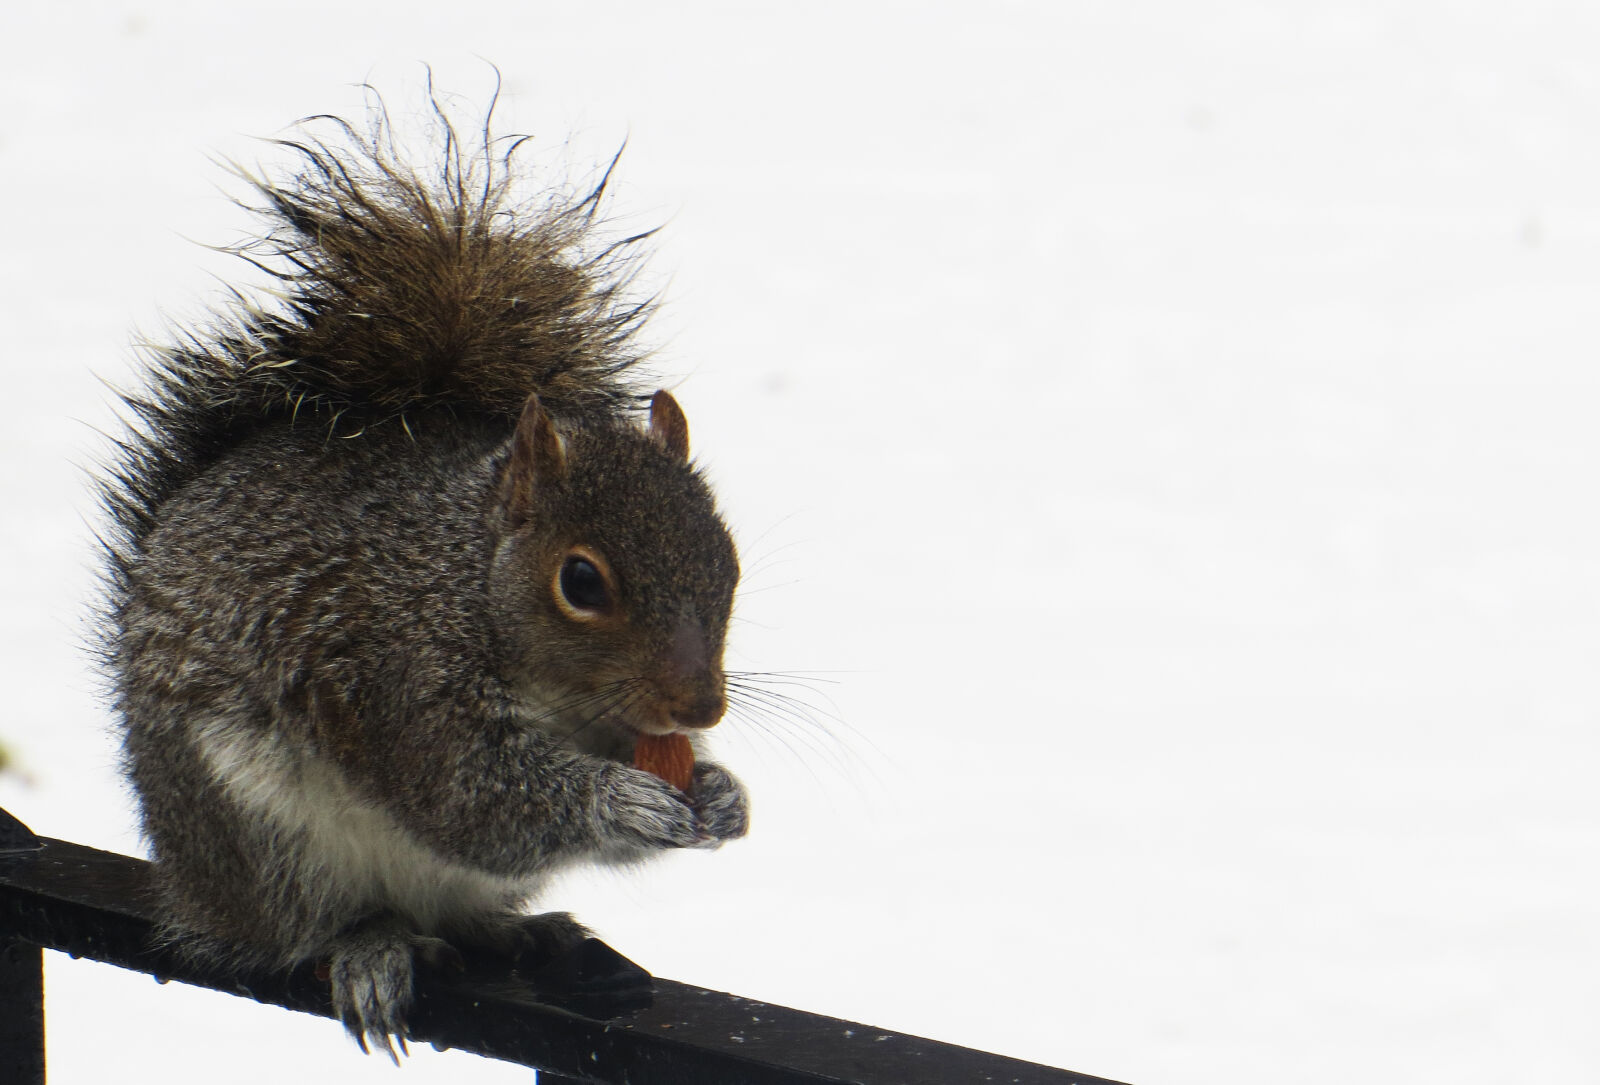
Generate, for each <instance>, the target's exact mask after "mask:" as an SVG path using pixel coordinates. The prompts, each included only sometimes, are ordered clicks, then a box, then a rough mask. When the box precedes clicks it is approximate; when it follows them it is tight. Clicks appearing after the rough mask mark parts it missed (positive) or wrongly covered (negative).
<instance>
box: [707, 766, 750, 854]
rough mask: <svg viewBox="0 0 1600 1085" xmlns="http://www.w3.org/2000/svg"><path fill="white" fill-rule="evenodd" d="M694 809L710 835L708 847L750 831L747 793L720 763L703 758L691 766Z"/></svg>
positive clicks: (735, 838)
mask: <svg viewBox="0 0 1600 1085" xmlns="http://www.w3.org/2000/svg"><path fill="white" fill-rule="evenodd" d="M694 811H695V814H696V815H697V816H698V817H699V820H700V827H701V828H702V829H703V830H704V831H705V834H706V835H707V836H709V837H711V840H710V841H709V846H710V847H716V846H717V845H719V844H721V843H722V842H723V841H724V840H737V839H738V838H739V837H741V836H744V835H745V834H746V833H748V832H749V831H750V796H749V793H748V792H746V791H745V789H744V785H743V784H741V783H740V782H739V781H738V779H737V778H736V777H735V776H734V775H733V774H732V773H731V772H729V771H728V770H727V769H725V768H723V767H722V766H721V765H715V764H712V763H711V762H709V761H702V762H700V763H699V764H698V765H696V766H695V767H694Z"/></svg>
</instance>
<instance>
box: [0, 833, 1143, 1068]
mask: <svg viewBox="0 0 1600 1085" xmlns="http://www.w3.org/2000/svg"><path fill="white" fill-rule="evenodd" d="M148 885H149V864H148V863H146V862H144V861H143V860H140V859H132V858H129V857H128V856H125V855H116V854H113V853H111V852H105V851H98V850H96V849H94V848H87V847H84V846H82V845H80V844H72V843H68V842H66V841H62V840H52V839H49V838H47V837H38V836H35V835H34V834H33V833H32V832H31V831H29V829H28V828H27V827H26V826H25V825H23V824H22V823H21V822H19V821H17V820H16V819H15V818H14V817H12V816H11V815H10V814H8V813H6V812H5V811H4V810H0V1081H4V1082H7V1083H16V1085H36V1083H37V1085H42V1083H43V1082H44V1075H45V1059H44V980H43V950H46V949H51V950H57V951H59V952H63V953H69V954H72V955H73V956H75V957H88V958H91V959H93V960H97V961H104V962H106V963H107V964H113V965H117V966H118V967H121V968H129V969H134V970H136V971H140V972H147V973H150V974H151V975H154V976H156V977H158V978H160V979H164V980H165V979H174V980H179V981H181V982H184V983H191V984H195V985H197V986H200V987H209V988H212V989H213V990H218V991H226V992H228V993H230V994H236V995H242V996H244V997H248V998H254V999H256V1000H257V1001H259V1002H267V1003H272V1004H274V1005H278V1006H285V1007H287V1008H289V1009H292V1010H299V1011H301V1012H303V1013H312V1014H318V1015H320V1016H323V1017H331V1016H332V1014H333V1010H332V1007H331V1005H330V1003H329V997H328V986H327V983H326V982H325V981H319V980H318V979H317V977H316V975H315V969H314V968H312V967H311V966H309V965H307V966H304V967H300V968H295V969H293V970H290V971H286V972H268V971H261V972H243V973H241V972H238V971H233V970H230V971H221V970H218V969H215V968H213V967H209V966H207V965H205V964H203V963H197V962H195V961H193V960H190V959H188V958H186V957H185V956H184V955H183V954H181V953H179V952H177V951H176V950H175V949H174V948H173V947H171V946H164V945H161V944H160V943H158V942H157V940H156V939H155V938H154V937H153V924H152V920H151V916H152V909H151V899H150V892H149V889H148ZM584 956H586V957H588V958H591V959H594V960H598V961H600V962H601V967H605V968H613V967H614V966H615V964H616V962H617V961H618V960H619V958H617V957H616V956H615V955H614V954H613V952H612V951H611V950H609V949H607V948H606V947H605V946H604V945H603V944H602V943H598V942H593V943H590V944H589V945H588V946H587V947H586V949H585V951H584ZM624 963H625V962H624ZM585 966H586V965H585V962H584V961H581V960H580V961H578V962H576V964H575V965H574V967H576V968H579V969H582V968H583V967H585ZM555 986H556V987H557V988H558V989H557V990H553V991H552V990H546V989H542V988H541V987H537V986H530V985H529V983H528V982H527V981H526V980H522V979H519V978H518V977H517V976H515V975H513V974H511V973H510V972H509V971H508V970H507V969H505V968H504V967H502V968H499V969H498V970H497V969H496V967H495V962H492V961H488V962H485V961H473V962H470V963H469V965H468V967H467V968H466V970H464V971H457V970H455V969H450V970H448V971H431V970H429V969H427V968H426V966H419V973H418V976H417V984H416V1001H415V1004H414V1006H413V1008H412V1011H411V1014H410V1017H409V1026H410V1030H411V1034H412V1036H413V1037H414V1038H415V1039H417V1040H420V1041H424V1042H428V1043H432V1044H435V1045H438V1046H444V1047H451V1048H459V1049H461V1050H463V1051H471V1052H475V1053H476V1054H479V1055H484V1056H487V1057H489V1058H495V1059H504V1060H507V1061H510V1062H515V1063H520V1064H521V1065H524V1066H529V1067H532V1068H534V1069H536V1070H538V1071H539V1081H540V1082H541V1083H546V1085H578V1083H580V1082H586V1083H594V1082H600V1083H619V1082H628V1083H630V1085H724V1083H725V1085H802V1083H804V1085H846V1083H850V1085H958V1083H959V1085H978V1083H985V1082H993V1083H997V1085H998V1083H1002V1082H1003V1083H1007V1085H1116V1083H1114V1082H1107V1080H1106V1079H1105V1078H1096V1077H1088V1076H1085V1075H1082V1074H1074V1073H1070V1072H1068V1071H1066V1070H1057V1069H1053V1068H1051V1067H1048V1066H1040V1065H1038V1064H1036V1063H1030V1062H1022V1061H1019V1060H1017V1059H1011V1058H1006V1057H1004V1056H1000V1055H991V1054H987V1053H985V1052H982V1051H974V1050H971V1049H969V1048H963V1047H956V1046H954V1045H952V1044H945V1043H939V1042H937V1041H934V1040H925V1039H921V1038H919V1037H915V1036H905V1035H901V1034H899V1033H893V1032H889V1031H886V1030H884V1029H877V1028H872V1027H870V1026H868V1025H862V1024H857V1023H855V1022H851V1021H840V1020H837V1019H834V1018H831V1017H822V1016H819V1015H817V1014H811V1013H803V1012H801V1011H799V1010H791V1009H787V1008H785V1007H782V1006H772V1005H768V1004H766V1003H763V1002H756V1001H753V1000H751V999H747V998H740V997H739V996H737V995H729V994H722V993H720V992H717V991H708V990H706V989H704V988H701V987H692V986H690V985H688V984H685V983H675V982H673V981H671V980H664V979H656V980H653V981H650V982H648V983H646V984H641V985H635V986H634V987H632V988H629V989H623V990H612V991H608V992H604V993H582V991H583V989H582V986H581V985H576V986H574V985H559V984H558V985H555ZM154 1024H155V1022H154V1021H152V1027H154ZM355 1057H359V1056H357V1055H355V1054H354V1053H353V1052H352V1058H355Z"/></svg>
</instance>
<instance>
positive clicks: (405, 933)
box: [328, 912, 461, 1066]
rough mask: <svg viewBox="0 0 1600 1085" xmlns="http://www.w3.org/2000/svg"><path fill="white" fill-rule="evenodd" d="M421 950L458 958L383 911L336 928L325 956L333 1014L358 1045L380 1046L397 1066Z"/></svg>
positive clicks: (440, 959) (433, 956)
mask: <svg viewBox="0 0 1600 1085" xmlns="http://www.w3.org/2000/svg"><path fill="white" fill-rule="evenodd" d="M419 954H420V955H423V956H424V957H426V958H427V959H429V960H431V961H434V962H437V963H448V962H454V963H456V965H457V966H458V967H459V963H460V959H461V958H460V954H458V953H457V952H456V950H455V949H454V948H453V947H452V946H451V945H450V944H449V943H447V942H445V941H443V940H441V939H438V938H430V937H428V936H426V935H422V934H418V933H417V932H416V930H415V929H414V928H412V927H411V926H409V925H408V924H406V923H405V922H404V921H403V920H401V919H400V918H398V917H397V916H394V915H392V914H390V913H387V912H383V913H380V914H378V915H375V916H370V917H368V918H366V919H363V920H361V921H360V922H358V923H356V924H355V925H354V926H352V927H349V928H347V929H346V930H345V931H344V932H342V933H341V934H339V935H338V936H337V937H336V938H335V939H334V941H333V945H332V953H331V955H330V960H329V962H328V979H329V981H330V983H331V984H332V988H333V1011H334V1014H335V1015H336V1016H337V1017H338V1018H339V1020H340V1021H341V1022H342V1023H343V1024H344V1027H345V1029H346V1030H347V1031H348V1032H349V1033H350V1035H351V1036H352V1037H354V1038H355V1041H356V1043H358V1044H360V1045H361V1050H362V1051H365V1052H368V1053H369V1054H370V1053H371V1050H372V1047H381V1048H382V1049H383V1051H384V1052H385V1053H386V1054H387V1055H388V1056H389V1058H390V1059H392V1060H393V1061H394V1064H395V1065H396V1066H398V1065H400V1057H399V1055H396V1054H395V1049H394V1041H397V1042H398V1043H399V1045H400V1054H407V1051H406V1040H405V1016H406V1011H407V1010H408V1009H409V1008H410V1006H411V982H412V971H413V962H414V958H415V957H416V956H417V955H419ZM369 1043H370V1045H371V1046H369Z"/></svg>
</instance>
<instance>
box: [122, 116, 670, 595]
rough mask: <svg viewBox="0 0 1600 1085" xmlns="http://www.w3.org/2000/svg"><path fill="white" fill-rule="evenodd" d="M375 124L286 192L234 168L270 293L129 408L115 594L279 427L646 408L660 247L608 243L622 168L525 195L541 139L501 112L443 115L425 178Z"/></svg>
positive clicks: (192, 342)
mask: <svg viewBox="0 0 1600 1085" xmlns="http://www.w3.org/2000/svg"><path fill="white" fill-rule="evenodd" d="M372 112H373V119H372V120H371V121H370V123H369V124H368V126H367V127H366V128H365V129H362V128H358V127H357V126H354V125H352V124H349V123H347V122H345V121H343V120H340V119H338V118H335V117H313V118H309V119H307V120H305V121H302V122H300V125H299V126H298V127H299V128H300V137H299V138H295V139H286V140H278V141H275V142H277V143H278V144H280V145H281V146H282V147H283V148H285V149H287V150H288V151H289V152H291V153H292V154H293V155H294V156H296V160H297V161H298V163H299V165H298V168H297V169H294V170H292V171H289V173H288V175H287V176H286V178H284V179H281V180H273V179H269V178H267V177H264V176H260V175H252V174H250V173H247V172H246V171H243V170H240V171H238V172H239V173H240V176H241V177H243V178H244V179H245V180H246V181H247V182H248V183H249V184H250V185H251V187H252V188H253V189H254V190H255V193H256V194H257V196H258V197H259V198H260V204H259V206H256V207H254V208H253V209H254V210H255V211H256V212H257V213H258V214H259V215H260V216H261V217H262V219H263V220H264V225H265V229H264V230H263V231H262V232H261V233H260V235H259V236H258V237H257V238H256V239H255V240H253V241H251V242H248V243H247V244H244V245H241V246H238V247H236V248H235V249H233V250H232V251H234V252H236V253H237V254H238V255H239V256H241V257H243V258H244V259H246V260H247V261H249V262H250V263H252V264H254V265H256V266H257V267H258V268H260V269H262V270H263V271H265V272H267V273H268V274H269V275H270V276H272V277H273V280H274V286H273V287H272V288H271V289H267V290H262V291H257V292H255V293H251V292H249V291H244V290H241V291H238V292H236V293H235V295H234V298H233V301H232V303H231V304H230V305H229V306H228V308H227V309H226V311H224V312H221V313H219V314H217V317H216V319H215V321H214V322H213V324H212V325H211V326H210V327H207V328H203V329H199V330H191V331H187V332H184V333H183V334H182V335H181V336H179V337H178V341H177V342H174V343H172V344H170V345H168V346H164V347H155V348H152V355H153V357H152V359H151V370H152V372H151V375H150V379H149V381H148V384H147V385H146V387H145V388H144V389H143V390H142V391H140V392H138V393H135V394H131V395H128V396H125V399H126V401H127V403H128V405H129V407H130V408H131V409H132V411H133V412H134V414H135V415H136V419H135V425H134V427H133V430H134V432H133V434H132V436H130V437H129V438H128V439H127V440H126V441H125V442H124V443H123V444H122V445H121V448H120V451H119V453H118V455H117V457H116V460H115V462H114V463H113V464H112V465H111V470H110V472H109V474H110V477H109V478H108V479H107V481H106V482H105V484H104V486H103V490H104V498H105V501H106V504H107V506H108V508H109V510H110V512H111V515H112V520H113V532H112V534H113V537H111V538H108V540H107V543H108V547H109V549H110V550H111V557H112V580H113V581H114V582H117V583H121V582H124V574H125V570H126V563H127V561H129V560H131V558H132V557H133V556H134V555H135V554H136V552H137V549H138V546H137V544H138V540H139V539H140V538H142V537H143V536H144V534H145V533H146V531H147V530H148V529H149V527H150V526H151V524H152V523H153V521H154V517H155V514H156V511H157V509H158V508H159V506H160V505H161V504H162V502H163V501H165V499H166V498H167V497H168V496H169V495H170V494H172V493H173V492H174V491H175V490H176V489H178V488H179V487H181V486H182V485H183V484H184V483H185V482H187V481H188V480H189V479H191V478H193V477H194V476H195V475H197V474H198V473H200V472H201V471H203V470H204V469H205V468H206V467H207V466H209V464H210V463H211V462H213V461H214V460H215V459H216V458H217V457H218V456H219V455H221V454H222V453H223V452H225V451H226V450H227V448H229V447H230V446H232V445H233V444H235V443H237V442H238V441H240V440H242V439H244V438H245V437H247V436H248V435H249V434H250V433H251V432H252V431H253V430H254V429H255V428H257V427H258V426H259V425H261V424H262V423H264V422H266V421H268V420H270V419H272V418H274V417H283V416H289V415H292V416H294V417H295V419H296V421H297V424H305V425H318V424H320V425H324V426H328V427H330V429H331V431H332V432H333V433H335V434H337V435H339V436H349V435H351V434H354V433H357V432H359V431H360V430H362V429H363V428H365V427H369V426H373V425H380V424H384V423H386V422H394V421H397V420H400V419H403V418H404V416H405V414H406V413H407V412H409V411H413V410H418V409H423V408H426V407H429V406H432V405H437V404H450V405H452V406H453V407H454V408H455V409H458V410H463V411H469V412H483V413H488V414H493V415H504V416H505V417H507V418H508V419H513V418H515V417H516V414H517V412H518V411H519V410H520V408H521V406H522V404H523V402H524V401H525V400H526V398H527V396H528V395H529V393H531V392H537V393H538V394H539V396H540V398H541V399H542V400H543V402H544V403H545V405H546V407H547V408H548V409H549V410H550V411H551V412H552V413H554V414H556V415H557V416H567V417H593V416H600V415H608V416H609V415H615V414H617V413H618V412H619V411H622V410H625V409H627V408H629V407H632V406H636V405H638V404H639V403H641V402H642V397H641V396H640V395H639V394H638V393H639V389H638V388H636V387H635V386H634V385H633V384H632V383H631V382H630V380H629V372H628V371H629V370H630V368H631V367H632V366H634V365H635V364H636V363H637V362H638V361H639V360H640V358H641V356H642V351H641V350H640V349H639V348H638V347H637V345H636V334H635V333H636V332H637V331H638V329H639V327H640V325H641V323H642V321H643V320H644V318H645V317H646V316H647V315H648V313H649V310H650V308H651V303H650V300H649V299H640V298H639V297H637V296H636V294H635V293H634V290H633V285H634V284H633V277H634V273H635V272H636V271H637V269H638V267H639V263H640V260H641V259H642V257H641V256H640V254H639V248H640V246H638V245H637V244H636V243H637V242H638V241H640V240H641V238H642V236H644V235H641V236H639V237H624V238H621V239H618V240H614V241H610V242H601V241H600V240H598V236H599V234H600V231H599V230H598V229H597V227H598V226H599V210H600V206H601V203H602V199H603V196H604V192H605V187H606V181H607V180H608V179H609V177H610V170H609V169H608V170H607V171H606V174H605V176H604V177H602V178H601V180H600V181H599V183H598V184H596V185H594V186H593V187H592V188H591V189H590V190H589V191H588V192H587V194H584V195H580V196H576V197H567V198H562V197H561V196H560V195H553V194H550V193H542V194H539V195H537V196H535V197H534V198H532V199H528V198H526V197H524V196H523V195H521V194H519V192H518V191H517V188H516V184H515V181H516V177H515V170H514V166H515V165H516V161H515V160H516V155H517V151H518V149H519V148H521V147H522V146H523V145H524V142H525V141H524V140H522V139H500V138H496V137H494V136H493V135H492V134H491V131H490V126H489V118H488V116H486V117H485V120H484V122H483V124H482V125H481V127H479V128H478V129H477V130H476V131H474V132H473V133H472V134H471V137H470V139H468V140H465V141H464V140H463V139H462V137H461V133H460V131H459V130H458V129H457V128H456V127H455V126H454V125H452V124H451V122H450V119H449V118H448V117H447V116H446V114H445V112H444V110H443V109H442V108H440V107H439V106H438V104H437V102H434V104H433V113H434V120H435V122H436V124H435V130H434V132H433V137H434V138H433V141H432V143H433V155H432V157H431V160H430V161H427V162H424V163H420V164H419V163H410V162H407V161H405V160H404V157H403V155H402V154H401V152H400V150H399V149H398V146H399V144H398V140H397V138H396V134H395V132H394V130H393V128H392V126H391V124H390V122H389V120H388V116H387V114H386V113H385V112H384V110H383V108H382V103H381V102H378V103H377V105H376V107H375V108H374V109H373V111H372ZM492 112H493V109H492V106H491V109H490V110H489V114H491V115H492ZM612 165H613V166H614V165H615V162H614V161H613V163H612ZM114 587H115V585H114ZM112 594H113V596H114V597H115V596H116V595H117V592H116V591H115V590H113V593H112Z"/></svg>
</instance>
